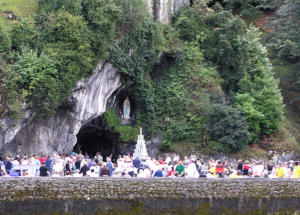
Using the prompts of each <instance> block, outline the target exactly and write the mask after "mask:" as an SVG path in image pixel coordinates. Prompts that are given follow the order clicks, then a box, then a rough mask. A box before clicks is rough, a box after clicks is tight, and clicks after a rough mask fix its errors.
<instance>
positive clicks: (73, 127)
mask: <svg viewBox="0 0 300 215" xmlns="http://www.w3.org/2000/svg"><path fill="white" fill-rule="evenodd" d="M120 86H121V76H120V74H119V73H118V70H117V68H115V67H114V66H113V65H112V64H110V63H105V62H104V61H101V62H100V63H99V65H98V66H97V68H96V69H95V70H94V72H93V75H92V76H91V77H90V78H86V79H84V80H81V81H79V82H78V83H77V86H76V87H75V89H74V90H73V93H72V94H71V96H70V97H69V99H68V101H70V103H71V105H70V106H71V108H70V109H66V108H59V109H58V110H57V113H56V114H55V115H53V116H52V117H50V118H49V119H46V120H34V119H32V114H31V113H30V111H29V110H26V111H24V114H23V117H22V118H21V119H19V120H10V119H8V118H6V119H0V150H1V154H5V153H8V154H18V153H20V154H26V153H39V154H41V153H43V154H45V153H52V152H54V151H56V152H60V153H61V152H71V151H72V149H73V147H74V145H75V144H76V141H77V138H76V135H77V133H78V131H79V129H80V128H81V126H82V125H84V124H86V123H88V122H89V121H90V120H92V119H93V118H95V117H97V116H100V115H102V114H103V113H104V112H105V111H106V104H107V101H108V99H109V98H110V97H111V95H112V94H113V92H115V91H116V90H117V89H118V88H120Z"/></svg>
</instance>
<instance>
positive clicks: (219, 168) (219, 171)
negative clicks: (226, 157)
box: [216, 160, 224, 178]
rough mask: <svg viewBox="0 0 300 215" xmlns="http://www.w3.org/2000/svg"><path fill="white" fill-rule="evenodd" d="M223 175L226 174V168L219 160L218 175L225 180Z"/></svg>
mask: <svg viewBox="0 0 300 215" xmlns="http://www.w3.org/2000/svg"><path fill="white" fill-rule="evenodd" d="M223 173H224V166H223V164H222V162H221V161H220V160H219V161H218V164H217V166H216V174H217V176H218V177H219V178H224V176H223Z"/></svg>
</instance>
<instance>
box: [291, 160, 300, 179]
mask: <svg viewBox="0 0 300 215" xmlns="http://www.w3.org/2000/svg"><path fill="white" fill-rule="evenodd" d="M293 178H300V166H299V161H296V162H295V167H294V170H293Z"/></svg>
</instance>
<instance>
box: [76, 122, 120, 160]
mask: <svg viewBox="0 0 300 215" xmlns="http://www.w3.org/2000/svg"><path fill="white" fill-rule="evenodd" d="M118 145H119V136H118V135H117V134H116V133H114V132H112V131H110V130H108V129H107V128H106V126H105V125H104V122H103V120H102V118H101V117H99V118H96V119H94V120H92V121H91V122H89V123H87V124H86V125H84V126H82V127H81V129H80V130H79V132H78V134H77V143H76V145H75V146H74V149H73V151H75V152H77V153H79V152H80V151H81V152H82V153H83V154H85V153H87V154H88V155H89V156H90V157H94V156H95V155H96V153H97V152H100V153H101V154H102V156H103V158H104V160H105V159H106V157H109V156H112V158H113V159H117V158H118V156H119V154H120V153H119V147H118Z"/></svg>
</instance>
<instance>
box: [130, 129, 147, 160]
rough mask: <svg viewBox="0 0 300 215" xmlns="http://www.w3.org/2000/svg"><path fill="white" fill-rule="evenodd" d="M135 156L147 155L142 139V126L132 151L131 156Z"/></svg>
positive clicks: (142, 156) (143, 156)
mask: <svg viewBox="0 0 300 215" xmlns="http://www.w3.org/2000/svg"><path fill="white" fill-rule="evenodd" d="M136 157H138V158H139V159H145V158H146V157H148V153H147V148H146V142H145V139H144V135H143V132H142V128H140V134H139V135H138V139H137V143H136V146H135V150H134V153H133V158H136Z"/></svg>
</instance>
